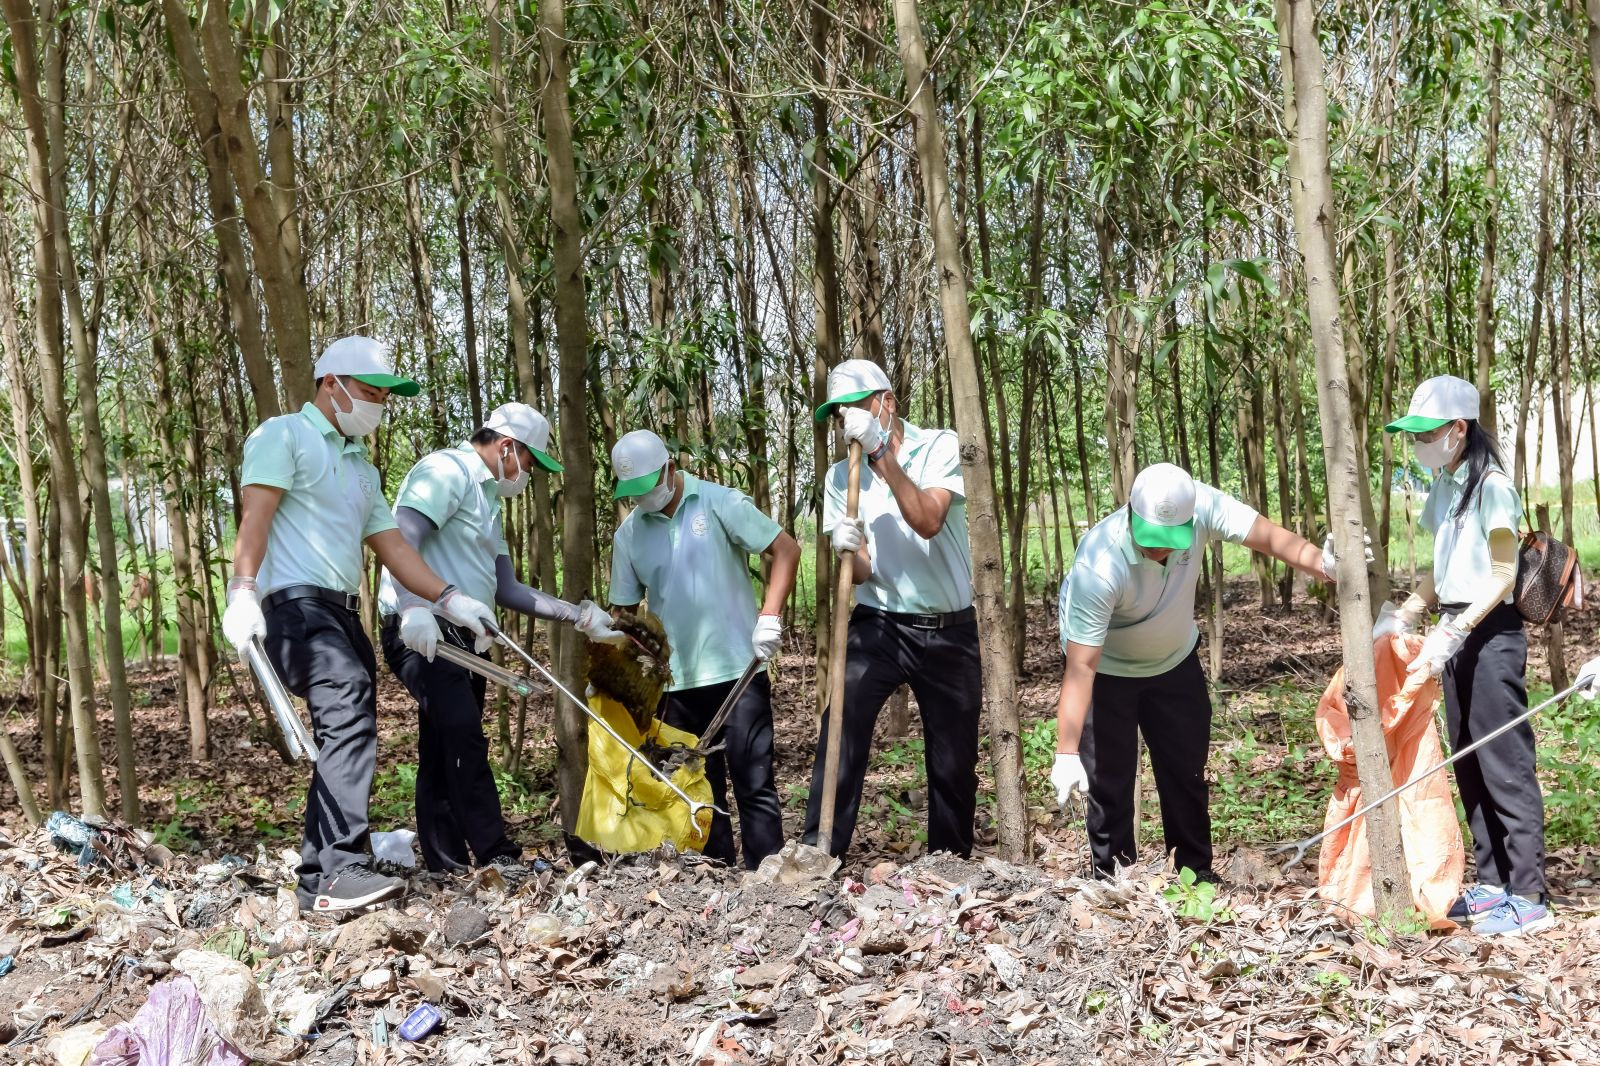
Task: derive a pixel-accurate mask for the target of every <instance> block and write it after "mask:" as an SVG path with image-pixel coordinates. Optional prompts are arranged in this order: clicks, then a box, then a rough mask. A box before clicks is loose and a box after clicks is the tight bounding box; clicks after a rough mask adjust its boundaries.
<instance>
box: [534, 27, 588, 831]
mask: <svg viewBox="0 0 1600 1066" xmlns="http://www.w3.org/2000/svg"><path fill="white" fill-rule="evenodd" d="M539 51H540V55H541V57H542V58H543V68H544V69H543V78H542V84H543V86H544V89H543V92H542V94H541V99H542V101H543V111H544V135H545V149H546V152H547V153H548V160H549V164H548V165H549V171H548V178H549V182H550V226H551V245H552V248H551V253H552V260H553V267H554V271H555V287H556V345H557V349H558V352H559V354H560V359H561V369H560V391H559V409H560V415H561V459H562V462H563V463H564V464H565V466H566V470H565V471H564V473H563V474H562V509H561V531H562V535H563V551H562V553H561V562H562V581H561V593H562V595H563V596H565V597H566V598H567V599H569V600H578V599H580V598H582V597H585V596H588V595H589V594H590V592H591V590H592V588H593V585H594V533H595V523H594V458H593V455H592V453H591V450H590V446H589V418H588V411H587V406H588V405H587V404H586V402H585V381H586V379H587V374H588V352H589V324H588V319H587V308H588V303H587V299H588V298H587V295H586V293H585V286H584V277H583V222H582V219H581V218H580V216H579V214H578V185H577V168H576V166H575V164H574V161H573V152H572V115H571V111H570V110H569V105H568V102H567V86H568V83H569V81H570V72H569V68H568V65H567V30H566V10H565V7H564V5H563V0H539ZM552 643H553V645H554V652H555V661H556V670H557V676H558V677H559V678H560V679H561V680H562V683H563V684H565V685H566V686H567V687H568V688H570V689H572V690H573V691H574V692H581V691H582V690H583V684H584V679H583V673H584V651H583V647H584V642H583V637H582V636H581V635H579V633H578V632H577V631H576V630H574V629H573V628H572V627H570V626H557V627H556V629H555V633H554V636H553V639H552ZM557 707H558V708H559V710H558V711H557V713H556V739H557V743H558V744H559V745H560V748H561V770H560V783H561V820H562V824H563V825H564V826H565V827H566V830H567V832H568V833H571V832H572V831H573V829H574V827H575V825H576V819H577V814H578V804H579V801H580V797H581V796H582V795H583V778H584V772H585V770H586V768H587V765H588V756H587V752H586V750H585V748H584V737H585V728H584V718H583V714H582V711H581V710H580V709H579V708H577V707H572V706H568V705H567V704H565V703H558V704H557Z"/></svg>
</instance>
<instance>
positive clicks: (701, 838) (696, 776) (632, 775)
mask: <svg viewBox="0 0 1600 1066" xmlns="http://www.w3.org/2000/svg"><path fill="white" fill-rule="evenodd" d="M589 709H590V710H591V711H593V712H594V713H595V714H597V715H599V716H600V717H601V718H603V719H605V721H606V724H608V725H609V726H611V728H612V729H615V730H616V731H617V735H618V736H620V737H622V738H623V739H624V740H626V741H627V742H628V743H629V744H632V745H633V746H634V747H635V748H641V747H643V746H644V745H645V743H646V741H647V740H654V741H655V742H656V743H657V744H659V745H661V746H663V747H666V746H670V745H673V744H684V745H688V746H691V747H692V746H693V745H694V744H695V743H696V742H697V740H698V738H697V737H695V736H693V735H692V734H690V733H685V732H684V731H683V730H681V729H674V728H672V727H671V726H670V725H667V724H665V723H663V722H662V721H660V720H659V719H657V720H655V721H652V722H651V723H650V731H649V733H648V734H647V735H645V736H641V735H640V733H639V727H638V726H636V725H634V723H633V718H632V717H631V716H630V715H629V714H628V712H627V709H626V708H624V707H623V706H622V704H620V703H618V702H616V701H615V700H611V699H607V698H606V697H604V696H590V697H589ZM672 783H673V784H675V785H677V786H678V787H679V788H681V789H682V790H683V791H684V793H685V794H687V795H689V796H690V797H692V798H693V799H695V800H696V801H698V802H700V803H710V802H711V785H710V784H709V783H707V781H706V772H705V764H704V763H703V762H695V763H690V764H687V765H684V766H680V767H679V768H678V769H677V770H675V771H674V772H673V774H672ZM696 823H698V825H696ZM710 832H711V808H709V807H701V808H699V809H698V813H697V815H696V817H695V818H694V819H693V820H691V819H690V817H689V805H688V804H687V803H684V802H683V800H682V799H681V798H679V796H678V795H677V793H675V792H673V791H672V790H671V789H670V788H668V787H667V786H666V784H665V783H664V782H663V781H662V780H661V779H660V778H659V777H657V776H656V775H655V774H653V773H651V772H650V770H649V769H648V768H647V767H646V766H645V765H644V764H643V763H642V762H640V761H639V760H638V759H637V758H636V757H634V755H633V753H631V752H629V751H628V750H627V749H626V748H624V747H622V746H621V745H619V744H618V743H617V742H616V741H615V740H612V739H611V737H610V736H609V735H607V733H606V731H605V730H604V729H601V728H600V727H599V726H596V725H592V724H591V725H590V727H589V774H588V776H587V777H586V778H584V782H583V807H582V809H581V810H579V811H578V835H579V836H580V837H582V838H583V839H584V840H587V841H588V842H589V843H591V844H593V845H595V846H596V847H599V848H604V849H605V850H607V851H617V852H629V851H651V850H653V849H655V848H658V847H660V846H661V845H662V844H664V843H671V844H672V845H673V846H674V847H677V848H679V849H682V850H685V851H699V850H701V849H702V848H704V847H705V843H706V837H707V835H708V834H709V833H710Z"/></svg>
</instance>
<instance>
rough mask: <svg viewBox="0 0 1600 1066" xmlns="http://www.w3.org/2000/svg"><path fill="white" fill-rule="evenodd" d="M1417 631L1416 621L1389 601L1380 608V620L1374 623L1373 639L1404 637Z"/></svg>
mask: <svg viewBox="0 0 1600 1066" xmlns="http://www.w3.org/2000/svg"><path fill="white" fill-rule="evenodd" d="M1416 631H1417V623H1416V620H1415V619H1413V618H1412V617H1411V616H1410V615H1408V614H1406V613H1405V612H1404V611H1402V610H1400V609H1399V608H1398V607H1396V606H1395V605H1394V604H1392V603H1389V602H1387V601H1385V602H1384V605H1383V606H1382V607H1379V608H1378V620H1377V621H1376V622H1374V623H1372V639H1373V640H1381V639H1383V638H1384V637H1402V636H1405V635H1406V634H1407V633H1415V632H1416Z"/></svg>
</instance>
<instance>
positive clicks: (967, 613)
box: [856, 603, 978, 629]
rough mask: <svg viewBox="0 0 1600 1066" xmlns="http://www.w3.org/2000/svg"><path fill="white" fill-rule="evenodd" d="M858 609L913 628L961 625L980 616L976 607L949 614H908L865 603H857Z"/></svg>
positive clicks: (938, 627) (942, 627)
mask: <svg viewBox="0 0 1600 1066" xmlns="http://www.w3.org/2000/svg"><path fill="white" fill-rule="evenodd" d="M856 610H858V611H866V612H868V613H869V614H880V615H882V616H883V617H885V618H887V619H889V620H890V621H892V622H898V623H900V624H901V625H903V626H910V627H911V628H912V629H947V628H949V627H950V626H959V625H963V624H965V623H967V622H972V621H975V620H976V619H977V617H978V609H977V608H976V607H967V608H964V609H962V610H959V611H951V612H950V613H949V614H907V613H905V612H903V611H882V610H879V609H878V608H876V607H868V606H867V605H866V604H864V603H863V604H859V605H857V607H856Z"/></svg>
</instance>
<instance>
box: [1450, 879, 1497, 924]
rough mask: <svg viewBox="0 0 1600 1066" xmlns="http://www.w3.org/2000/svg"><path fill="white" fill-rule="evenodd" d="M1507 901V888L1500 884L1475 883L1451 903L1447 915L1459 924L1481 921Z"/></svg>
mask: <svg viewBox="0 0 1600 1066" xmlns="http://www.w3.org/2000/svg"><path fill="white" fill-rule="evenodd" d="M1505 901H1506V890H1505V889H1503V888H1501V887H1500V886H1499V885H1473V886H1472V887H1471V888H1469V889H1467V890H1466V891H1465V892H1463V893H1461V898H1460V899H1458V900H1456V901H1455V902H1454V903H1452V904H1451V905H1450V910H1449V912H1448V913H1447V914H1446V915H1445V917H1447V918H1449V919H1450V920H1451V921H1452V922H1455V923H1457V924H1458V925H1465V924H1467V923H1468V922H1477V921H1481V920H1482V919H1483V918H1485V917H1487V916H1488V914H1489V912H1490V911H1492V910H1494V909H1495V908H1496V907H1498V906H1500V904H1502V903H1504V902H1505Z"/></svg>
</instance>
